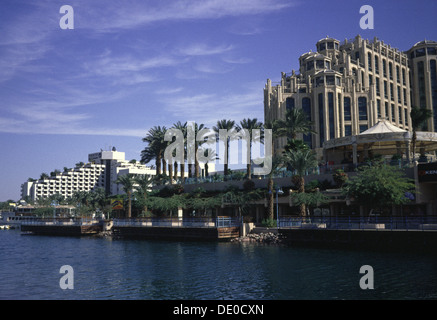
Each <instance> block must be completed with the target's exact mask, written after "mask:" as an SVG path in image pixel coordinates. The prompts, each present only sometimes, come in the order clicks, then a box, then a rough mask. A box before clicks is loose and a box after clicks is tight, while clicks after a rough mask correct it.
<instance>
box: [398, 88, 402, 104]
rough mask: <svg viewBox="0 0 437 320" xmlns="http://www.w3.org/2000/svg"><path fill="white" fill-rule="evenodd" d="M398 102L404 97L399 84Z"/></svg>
mask: <svg viewBox="0 0 437 320" xmlns="http://www.w3.org/2000/svg"><path fill="white" fill-rule="evenodd" d="M398 102H399V103H401V102H402V99H401V87H400V86H398Z"/></svg>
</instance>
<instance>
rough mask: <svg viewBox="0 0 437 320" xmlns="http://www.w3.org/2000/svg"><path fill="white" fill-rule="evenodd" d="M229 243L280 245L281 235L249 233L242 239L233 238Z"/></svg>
mask: <svg viewBox="0 0 437 320" xmlns="http://www.w3.org/2000/svg"><path fill="white" fill-rule="evenodd" d="M231 242H253V243H265V244H281V243H282V235H281V234H276V233H273V232H267V233H249V234H248V235H246V236H244V237H239V238H234V239H232V240H231Z"/></svg>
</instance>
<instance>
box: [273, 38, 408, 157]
mask: <svg viewBox="0 0 437 320" xmlns="http://www.w3.org/2000/svg"><path fill="white" fill-rule="evenodd" d="M316 48H317V51H316V52H307V53H305V54H303V55H301V56H300V58H299V72H295V71H294V70H293V71H292V72H291V73H290V74H287V73H284V72H283V73H282V76H281V81H280V83H278V84H274V83H272V81H271V80H270V79H268V80H267V84H266V86H265V88H264V116H265V121H266V122H268V121H272V120H275V119H284V118H285V113H286V110H287V109H292V108H302V109H303V110H304V112H305V113H306V114H307V115H308V118H309V119H311V121H312V122H313V123H314V131H315V132H317V133H316V134H313V135H310V136H304V137H302V138H303V139H304V141H305V142H307V143H308V144H309V145H310V146H311V147H312V148H313V149H315V150H316V151H317V152H318V154H319V155H320V157H322V154H323V151H322V150H323V143H325V142H327V141H329V140H333V139H337V138H341V137H347V136H353V135H358V134H360V133H361V132H364V131H365V130H367V129H368V128H370V127H372V126H374V125H375V124H377V123H378V121H379V120H388V121H389V122H390V123H392V124H394V125H396V126H397V127H399V128H401V129H404V130H407V131H410V130H411V127H410V126H411V124H410V117H409V114H410V110H411V84H410V66H409V59H408V55H407V54H406V53H404V52H402V51H400V50H398V49H396V48H392V47H391V46H390V45H387V44H385V43H384V42H383V41H380V40H378V39H377V38H375V39H374V40H373V41H369V40H365V39H362V38H361V37H360V36H357V37H355V38H354V39H351V40H344V41H343V42H342V43H340V41H339V40H336V39H333V38H329V37H326V38H324V39H321V40H319V41H318V42H317V44H316ZM286 142H287V140H286V138H280V139H278V141H276V143H275V149H276V150H277V151H279V150H281V149H282V148H283V147H284V145H285V144H286Z"/></svg>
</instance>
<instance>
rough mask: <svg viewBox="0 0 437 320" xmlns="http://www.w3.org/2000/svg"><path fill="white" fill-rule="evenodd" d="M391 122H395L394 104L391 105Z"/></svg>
mask: <svg viewBox="0 0 437 320" xmlns="http://www.w3.org/2000/svg"><path fill="white" fill-rule="evenodd" d="M391 122H395V105H394V104H392V105H391Z"/></svg>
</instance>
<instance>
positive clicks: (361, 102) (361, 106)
mask: <svg viewBox="0 0 437 320" xmlns="http://www.w3.org/2000/svg"><path fill="white" fill-rule="evenodd" d="M358 114H359V120H367V98H365V97H359V98H358Z"/></svg>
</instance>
